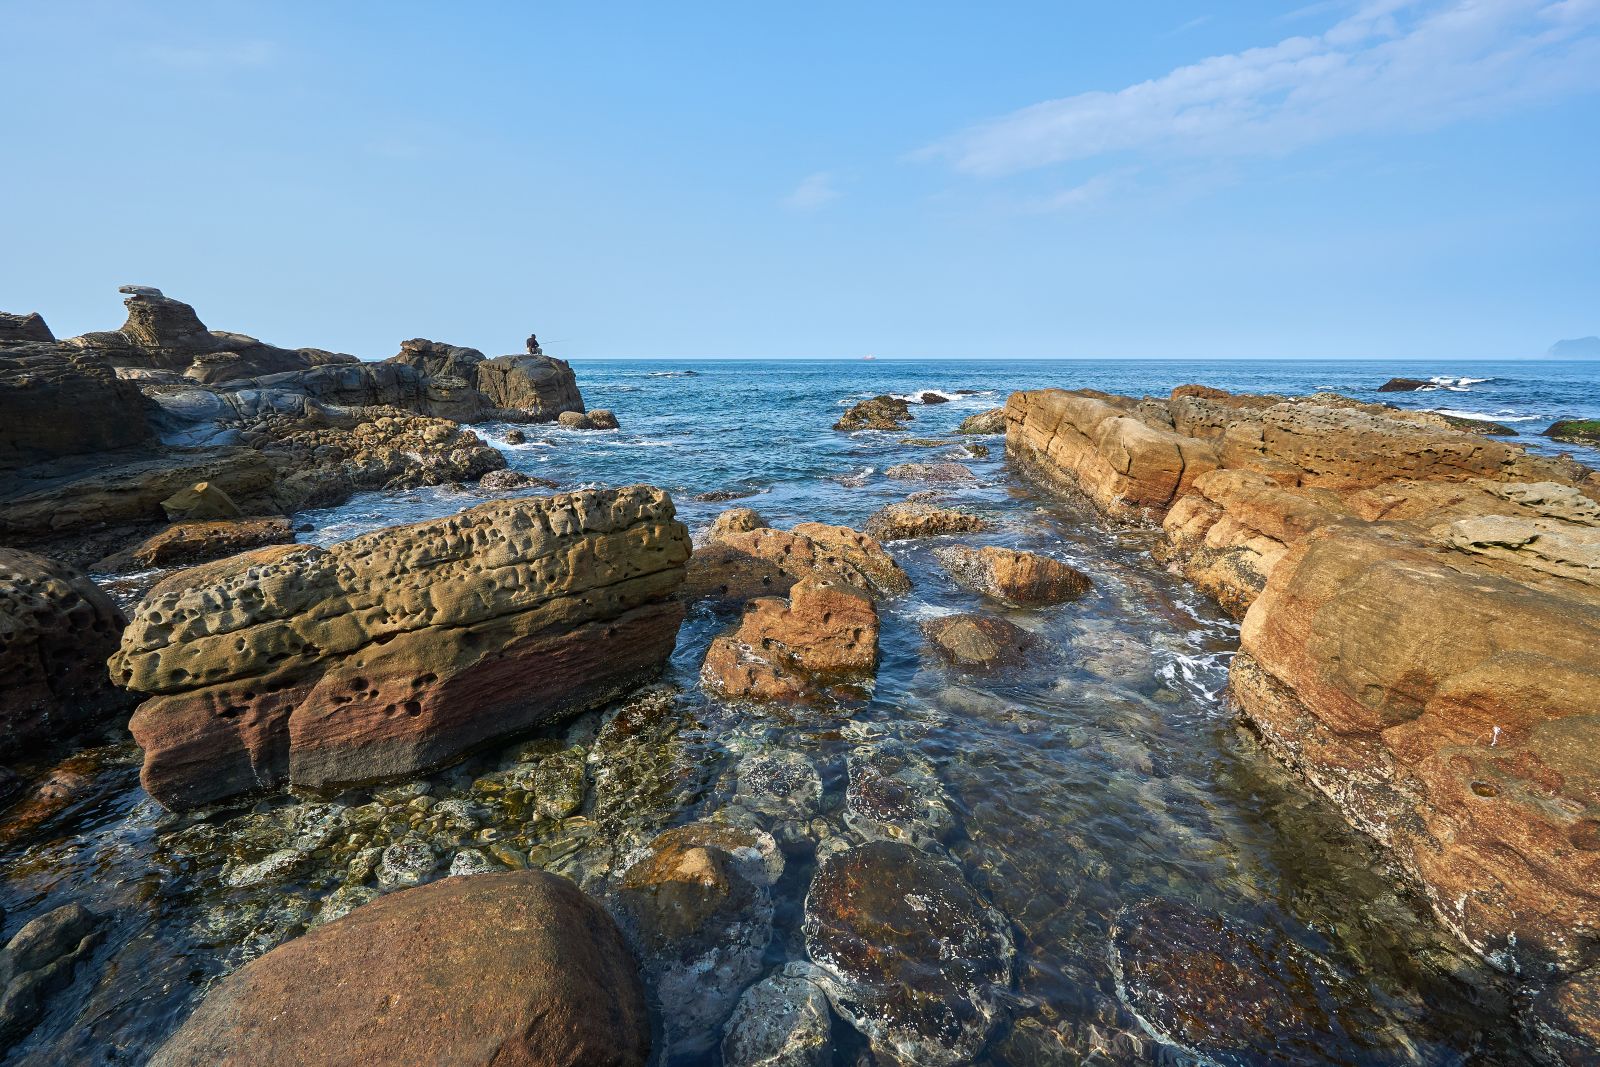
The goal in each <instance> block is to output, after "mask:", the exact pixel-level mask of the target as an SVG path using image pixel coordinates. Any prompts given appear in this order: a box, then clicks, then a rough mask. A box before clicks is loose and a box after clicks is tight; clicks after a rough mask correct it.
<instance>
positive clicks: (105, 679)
mask: <svg viewBox="0 0 1600 1067" xmlns="http://www.w3.org/2000/svg"><path fill="white" fill-rule="evenodd" d="M125 621H126V620H125V619H124V618H123V615H122V612H121V611H119V610H118V609H117V606H116V605H115V604H113V603H112V601H111V599H110V598H109V597H107V596H106V594H105V593H104V592H102V591H101V590H100V589H99V588H98V587H96V586H95V584H94V583H93V582H91V581H90V580H89V579H88V578H86V577H85V576H84V575H82V574H81V573H79V572H78V571H76V570H74V569H73V568H71V567H69V566H67V565H66V564H64V563H54V562H52V561H50V560H47V559H45V558H44V557H42V556H36V555H33V554H32V553H30V552H19V551H17V550H16V549H10V548H0V756H12V755H16V754H19V753H25V752H27V751H28V750H30V749H33V748H36V747H38V746H41V745H43V744H46V743H49V742H59V741H64V740H66V739H68V738H70V737H72V736H73V735H74V734H75V733H78V732H80V731H81V730H83V729H84V728H86V727H88V726H90V725H92V724H94V723H96V722H99V721H101V720H102V719H105V718H107V717H109V716H111V715H114V714H116V713H118V712H120V711H124V710H126V709H127V708H128V706H129V698H128V696H127V694H125V693H122V692H120V691H118V690H117V689H116V688H115V687H114V686H113V685H112V684H111V679H110V677H109V676H108V675H107V674H106V670H105V660H106V658H107V657H108V656H110V655H111V653H112V652H114V651H115V650H116V647H117V643H118V640H119V639H120V637H121V635H122V629H123V626H124V625H125Z"/></svg>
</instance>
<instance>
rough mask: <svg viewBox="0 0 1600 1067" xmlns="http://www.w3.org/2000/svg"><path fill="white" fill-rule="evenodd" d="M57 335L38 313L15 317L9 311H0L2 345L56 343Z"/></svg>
mask: <svg viewBox="0 0 1600 1067" xmlns="http://www.w3.org/2000/svg"><path fill="white" fill-rule="evenodd" d="M55 339H56V335H55V334H53V333H51V332H50V327H49V325H48V324H47V323H46V322H45V321H44V316H43V315H41V314H39V313H38V312H37V311H30V312H29V313H28V314H26V315H15V314H12V313H11V312H9V311H0V345H6V344H13V343H15V342H18V341H54V340H55Z"/></svg>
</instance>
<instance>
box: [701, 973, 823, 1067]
mask: <svg viewBox="0 0 1600 1067" xmlns="http://www.w3.org/2000/svg"><path fill="white" fill-rule="evenodd" d="M822 981H823V974H822V971H821V969H820V968H818V967H816V966H815V965H814V964H811V963H807V962H805V961H796V962H794V963H787V964H785V965H784V966H783V968H782V969H781V970H779V971H778V972H777V973H776V974H773V975H771V976H770V977H768V978H765V979H763V980H761V981H760V982H757V983H756V984H755V985H753V986H751V987H750V988H749V989H747V990H746V991H745V994H744V996H743V997H741V998H739V1006H738V1008H737V1009H736V1010H735V1011H734V1013H733V1017H732V1018H730V1019H729V1020H728V1025H727V1028H726V1032H725V1036H724V1037H723V1039H722V1062H723V1064H724V1065H725V1067H829V1065H830V1064H832V1063H833V1061H834V1050H833V1032H832V1028H833V1013H832V1012H831V1011H829V1010H828V996H827V994H826V993H825V992H824V991H823V988H822Z"/></svg>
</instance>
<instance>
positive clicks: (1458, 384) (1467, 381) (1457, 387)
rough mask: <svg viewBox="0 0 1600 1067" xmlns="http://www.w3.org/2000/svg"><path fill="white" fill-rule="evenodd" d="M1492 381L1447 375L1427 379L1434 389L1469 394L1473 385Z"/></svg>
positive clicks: (1490, 379) (1489, 379)
mask: <svg viewBox="0 0 1600 1067" xmlns="http://www.w3.org/2000/svg"><path fill="white" fill-rule="evenodd" d="M1494 380H1495V379H1493V378H1468V377H1465V376H1453V375H1449V374H1435V375H1434V376H1433V377H1431V378H1429V379H1428V381H1430V382H1432V383H1433V384H1434V386H1435V387H1436V388H1439V389H1448V390H1450V391H1451V392H1452V393H1467V392H1471V391H1472V387H1473V386H1474V385H1482V384H1483V383H1484V382H1492V381H1494Z"/></svg>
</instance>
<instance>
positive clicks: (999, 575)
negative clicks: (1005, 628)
mask: <svg viewBox="0 0 1600 1067" xmlns="http://www.w3.org/2000/svg"><path fill="white" fill-rule="evenodd" d="M934 557H935V558H936V559H938V561H939V563H940V565H941V566H943V567H944V569H945V570H946V571H948V572H950V576H951V577H953V578H954V579H955V580H956V581H957V582H959V583H960V584H961V585H963V586H965V587H967V588H968V589H971V590H972V591H973V592H976V593H981V594H983V595H984V596H989V597H993V598H995V599H996V600H1002V601H1005V602H1007V603H1011V604H1018V605H1021V606H1023V607H1038V606H1042V605H1047V604H1060V603H1064V602H1066V601H1069V600H1076V599H1078V598H1079V597H1081V596H1083V595H1084V594H1085V593H1087V592H1088V591H1089V589H1090V583H1089V579H1088V578H1087V577H1086V576H1085V575H1083V574H1082V573H1081V572H1079V571H1077V570H1075V569H1073V568H1072V567H1069V566H1067V565H1066V564H1065V563H1062V562H1060V561H1058V560H1053V559H1051V558H1050V557H1048V556H1041V555H1038V554H1037V553H1033V552H1016V551H1013V550H1011V549H1009V548H995V547H993V546H986V547H984V548H972V547H971V546H968V545H950V546H948V547H945V548H940V549H936V550H935V551H934Z"/></svg>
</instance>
